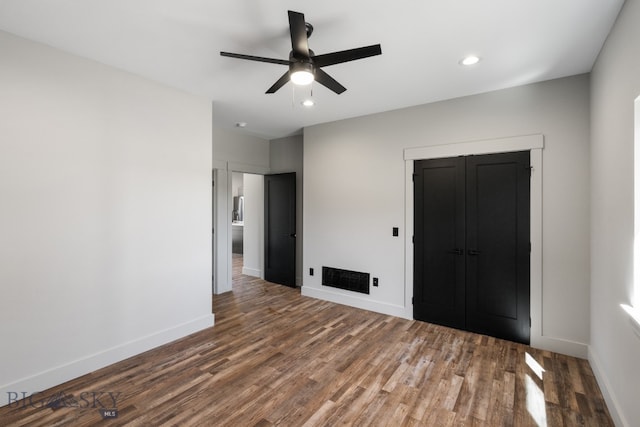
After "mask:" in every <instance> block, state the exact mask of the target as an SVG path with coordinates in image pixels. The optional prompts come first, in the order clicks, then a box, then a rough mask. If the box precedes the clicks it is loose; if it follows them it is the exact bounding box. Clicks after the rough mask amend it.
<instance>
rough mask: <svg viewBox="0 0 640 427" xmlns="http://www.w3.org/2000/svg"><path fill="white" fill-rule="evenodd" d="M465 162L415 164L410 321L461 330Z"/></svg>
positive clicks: (434, 161) (463, 305) (444, 160)
mask: <svg viewBox="0 0 640 427" xmlns="http://www.w3.org/2000/svg"><path fill="white" fill-rule="evenodd" d="M464 167H465V162H464V158H463V157H456V158H449V159H434V160H421V161H417V162H416V163H415V178H414V183H415V203H414V209H415V210H414V218H415V232H414V247H415V257H414V259H415V260H416V262H415V263H414V264H415V269H414V280H415V283H416V284H419V286H415V288H414V294H413V299H414V305H413V310H414V318H415V319H418V320H423V321H426V322H432V323H438V324H440V325H445V326H451V327H454V328H461V329H464V328H465V304H466V302H465V301H466V296H465V295H466V294H465V292H466V290H465V264H464V261H465V258H464V247H465V234H464V227H465V213H464V202H465V201H464V187H465V171H464Z"/></svg>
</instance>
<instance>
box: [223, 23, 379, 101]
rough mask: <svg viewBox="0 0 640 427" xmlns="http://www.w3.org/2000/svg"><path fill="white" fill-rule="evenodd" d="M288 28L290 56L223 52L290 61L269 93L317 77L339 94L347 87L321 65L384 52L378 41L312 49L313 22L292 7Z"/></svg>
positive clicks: (244, 56) (317, 79)
mask: <svg viewBox="0 0 640 427" xmlns="http://www.w3.org/2000/svg"><path fill="white" fill-rule="evenodd" d="M289 31H290V33H291V48H292V50H291V52H290V53H289V60H286V59H273V58H264V57H262V56H253V55H242V54H239V53H231V52H220V55H222V56H228V57H231V58H238V59H248V60H250V61H258V62H268V63H271V64H280V65H288V66H289V70H288V71H287V72H286V73H284V74H283V75H282V77H280V78H279V79H278V81H276V82H275V83H274V84H273V86H271V87H270V88H269V89H268V90H267V92H266V93H275V92H276V91H277V90H278V89H280V88H281V87H282V86H284V85H285V84H286V83H287V82H288V81H289V80H291V82H292V83H294V84H297V85H307V84H310V83H311V82H313V81H314V80H315V81H317V82H318V83H320V84H321V85H323V86H325V87H327V88H329V89H331V90H332V91H334V92H335V93H337V94H338V95H340V94H341V93H342V92H344V91H345V90H347V88H345V87H344V86H342V85H341V84H340V83H338V82H337V81H336V80H335V79H334V78H333V77H331V76H330V75H329V74H327V73H326V72H324V70H322V69H321V67H327V66H329V65H335V64H341V63H343V62H349V61H355V60H356V59H363V58H368V57H370V56H375V55H380V54H382V49H381V48H380V45H379V44H375V45H371V46H365V47H359V48H355V49H348V50H342V51H339V52H332V53H327V54H324V55H316V54H315V53H314V52H313V51H312V50H311V49H309V42H308V41H309V37H310V36H311V33H312V32H313V26H312V25H311V24H309V23H307V22H305V20H304V14H302V13H300V12H293V11H291V10H290V11H289Z"/></svg>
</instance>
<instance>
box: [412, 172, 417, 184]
mask: <svg viewBox="0 0 640 427" xmlns="http://www.w3.org/2000/svg"><path fill="white" fill-rule="evenodd" d="M416 176H418V174H417V173H414V174H411V180H412V181H413V182H416Z"/></svg>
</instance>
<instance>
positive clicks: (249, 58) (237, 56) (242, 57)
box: [220, 52, 291, 65]
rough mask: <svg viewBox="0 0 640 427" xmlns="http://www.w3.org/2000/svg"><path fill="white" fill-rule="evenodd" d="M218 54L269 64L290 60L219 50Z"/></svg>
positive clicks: (284, 62) (288, 62)
mask: <svg viewBox="0 0 640 427" xmlns="http://www.w3.org/2000/svg"><path fill="white" fill-rule="evenodd" d="M220 56H228V57H229V58H238V59H248V60H249V61H258V62H268V63H271V64H279V65H289V64H290V63H291V62H290V61H287V60H285V59H274V58H265V57H262V56H253V55H242V54H240V53H231V52H220Z"/></svg>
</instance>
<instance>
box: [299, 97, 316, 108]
mask: <svg viewBox="0 0 640 427" xmlns="http://www.w3.org/2000/svg"><path fill="white" fill-rule="evenodd" d="M301 104H302V105H304V106H305V107H307V108H311V107H313V106H314V105H316V103H315V102H313V99H305V100H304V101H302V103H301Z"/></svg>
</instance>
